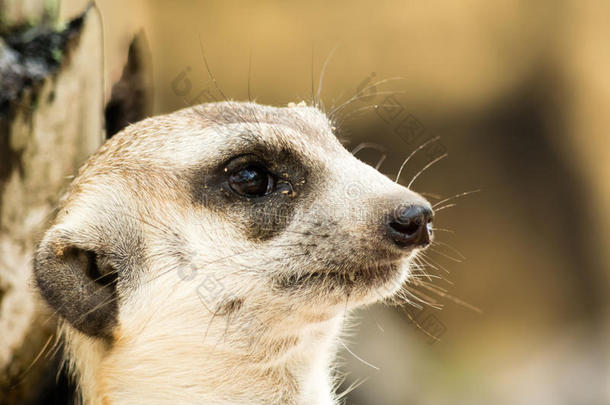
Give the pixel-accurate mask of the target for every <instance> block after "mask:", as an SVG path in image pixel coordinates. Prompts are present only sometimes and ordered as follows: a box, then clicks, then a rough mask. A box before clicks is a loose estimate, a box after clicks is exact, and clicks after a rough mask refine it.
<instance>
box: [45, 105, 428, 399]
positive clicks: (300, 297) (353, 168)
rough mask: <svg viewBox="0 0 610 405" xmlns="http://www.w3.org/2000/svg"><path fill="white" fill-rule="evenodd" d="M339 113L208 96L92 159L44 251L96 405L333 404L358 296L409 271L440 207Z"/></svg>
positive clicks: (371, 296) (75, 363)
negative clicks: (345, 139) (344, 140)
mask: <svg viewBox="0 0 610 405" xmlns="http://www.w3.org/2000/svg"><path fill="white" fill-rule="evenodd" d="M332 128H333V126H332V125H331V123H330V122H329V120H328V118H327V117H326V116H325V115H324V114H323V113H322V112H320V111H319V110H317V109H316V108H313V107H308V106H306V105H304V104H298V105H291V106H289V107H286V108H277V107H268V106H262V105H258V104H255V103H237V102H223V103H214V104H205V105H201V106H196V107H192V108H187V109H184V110H181V111H178V112H175V113H172V114H169V115H165V116H159V117H154V118H150V119H147V120H144V121H142V122H139V123H137V124H134V125H132V126H130V127H128V128H126V129H125V130H124V131H123V132H121V133H119V134H117V135H115V136H114V137H113V138H112V139H110V140H109V141H108V142H107V143H106V144H105V145H104V146H103V147H102V148H100V150H99V151H98V152H97V153H96V154H95V155H94V156H92V157H91V158H90V159H89V161H88V162H87V163H86V164H85V165H84V166H83V168H82V169H81V170H80V172H79V175H78V176H77V177H76V178H75V180H74V182H73V183H72V185H71V186H70V189H69V190H68V193H67V194H66V196H65V197H64V198H63V199H62V203H61V205H60V207H59V209H58V215H57V218H56V219H55V221H54V222H53V224H52V226H51V227H50V229H49V230H48V231H47V232H46V234H45V235H44V237H43V239H42V241H41V242H40V245H39V247H38V249H37V252H36V255H35V259H34V275H35V279H36V284H37V286H38V289H39V290H40V292H41V294H42V296H43V297H44V298H45V299H46V301H47V302H48V304H49V305H50V306H51V307H52V308H53V309H54V310H55V312H56V313H57V314H58V316H59V317H60V318H61V320H62V325H63V326H62V336H63V338H64V341H65V344H66V347H67V350H66V353H67V360H68V364H69V368H70V370H71V371H72V372H73V373H74V375H75V377H76V378H77V380H78V383H79V387H80V395H81V397H82V399H83V400H84V402H85V403H92V404H97V403H104V404H122V403H126V404H127V403H136V402H145V401H148V402H152V403H176V402H177V403H206V404H243V403H255V404H280V403H282V404H284V403H289V404H334V403H335V400H334V394H333V392H332V385H333V384H332V378H331V371H330V370H331V362H332V358H333V353H334V351H335V344H336V340H337V336H338V334H339V332H340V330H341V325H342V324H343V320H344V318H345V316H346V314H347V311H349V310H350V309H352V308H354V307H358V306H361V305H364V304H367V303H371V302H375V301H379V300H381V299H384V298H386V297H389V296H392V295H393V294H395V292H396V291H397V290H398V289H399V288H400V287H401V286H402V284H403V283H404V281H405V280H406V279H407V278H408V277H409V273H410V270H409V264H410V259H411V257H412V256H413V254H414V252H416V251H417V250H418V249H422V248H424V247H426V246H427V245H428V244H429V243H430V238H431V226H430V223H431V220H432V210H431V207H430V205H429V204H428V202H427V201H426V200H425V199H424V198H423V197H421V196H420V195H418V194H416V193H414V192H412V191H411V190H408V189H407V188H405V187H403V186H401V185H398V184H396V183H395V182H394V181H391V180H390V179H388V178H387V177H386V176H384V175H382V174H380V173H379V172H378V171H377V170H375V169H373V168H372V167H370V166H368V165H366V164H364V163H363V162H361V161H359V160H358V159H356V158H355V157H354V156H352V155H351V154H350V153H349V152H348V151H347V150H345V148H343V146H342V145H341V144H340V143H339V142H338V141H337V139H336V137H335V136H334V134H333V130H332Z"/></svg>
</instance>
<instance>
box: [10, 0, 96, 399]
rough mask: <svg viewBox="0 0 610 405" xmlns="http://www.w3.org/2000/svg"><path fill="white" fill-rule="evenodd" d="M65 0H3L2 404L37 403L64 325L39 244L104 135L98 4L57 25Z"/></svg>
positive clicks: (51, 377)
mask: <svg viewBox="0 0 610 405" xmlns="http://www.w3.org/2000/svg"><path fill="white" fill-rule="evenodd" d="M56 11H57V1H49V0H27V1H24V0H0V35H1V36H0V403H6V404H17V403H19V404H21V403H28V402H31V403H36V402H38V401H40V400H41V398H45V397H44V395H45V394H44V391H45V387H48V386H50V385H54V382H55V375H54V373H50V374H49V372H48V363H49V358H50V357H52V356H49V355H48V353H50V352H51V351H52V349H53V346H54V343H55V339H54V331H55V324H54V322H53V320H52V318H51V317H50V316H49V315H50V314H49V312H48V310H47V309H46V308H45V306H44V304H43V303H42V302H41V300H40V299H39V298H38V297H37V295H36V294H35V293H34V291H33V288H32V284H33V282H32V269H31V258H32V251H33V249H34V247H35V243H36V241H37V240H38V239H39V238H40V236H41V234H42V231H43V230H44V229H45V227H46V226H47V225H48V222H49V220H51V219H52V217H53V214H54V211H53V209H54V207H55V205H56V202H57V199H58V197H59V196H61V194H62V191H63V190H64V188H65V187H66V185H67V183H68V182H69V181H70V178H71V177H73V176H74V174H75V173H76V171H77V169H78V167H79V166H80V165H81V164H82V163H83V162H84V161H85V159H86V158H87V157H88V156H89V155H90V154H91V153H92V152H93V151H95V150H96V149H97V148H98V147H99V146H100V144H101V143H102V142H103V140H104V133H103V122H104V121H103V115H104V101H103V60H102V55H103V53H102V30H101V24H100V17H99V15H98V13H97V11H96V9H95V8H92V7H90V8H88V9H87V10H86V11H85V12H84V13H83V15H82V16H80V17H78V18H76V19H74V20H72V21H71V22H69V23H68V24H67V25H66V26H65V28H64V29H62V30H55V29H54V21H53V19H54V15H56Z"/></svg>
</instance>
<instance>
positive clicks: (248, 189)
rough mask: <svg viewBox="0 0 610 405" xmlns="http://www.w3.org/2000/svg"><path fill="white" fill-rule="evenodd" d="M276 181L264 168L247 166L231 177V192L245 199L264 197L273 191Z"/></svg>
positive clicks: (233, 173) (231, 174)
mask: <svg viewBox="0 0 610 405" xmlns="http://www.w3.org/2000/svg"><path fill="white" fill-rule="evenodd" d="M274 186H275V180H274V178H273V176H272V175H271V174H270V173H269V172H268V171H267V170H266V169H265V168H263V167H260V166H254V165H250V166H246V167H244V168H241V169H238V170H236V171H234V172H232V173H230V175H229V187H231V190H233V191H234V192H236V193H237V194H239V195H242V196H244V197H262V196H264V195H267V194H269V193H271V192H272V191H273V188H274Z"/></svg>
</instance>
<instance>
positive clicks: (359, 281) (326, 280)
mask: <svg viewBox="0 0 610 405" xmlns="http://www.w3.org/2000/svg"><path fill="white" fill-rule="evenodd" d="M399 269H400V260H397V261H392V262H381V263H374V264H371V265H367V266H354V267H353V268H350V269H348V270H315V271H310V272H305V273H302V274H291V275H287V276H286V277H284V278H282V279H281V280H279V282H278V284H279V286H280V287H281V288H283V289H292V290H294V289H313V288H331V289H333V288H342V289H345V290H349V289H353V288H371V289H372V288H377V287H379V286H381V285H384V284H386V283H388V282H390V281H391V280H393V279H395V278H396V276H397V274H398V273H399Z"/></svg>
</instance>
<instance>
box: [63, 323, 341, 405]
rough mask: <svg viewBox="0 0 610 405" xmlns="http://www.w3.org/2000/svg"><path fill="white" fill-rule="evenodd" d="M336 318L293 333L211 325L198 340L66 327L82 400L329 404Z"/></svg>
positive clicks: (124, 402) (333, 401) (70, 353)
mask: <svg viewBox="0 0 610 405" xmlns="http://www.w3.org/2000/svg"><path fill="white" fill-rule="evenodd" d="M342 321H343V319H342V317H336V318H333V319H329V320H326V321H324V322H320V323H319V324H317V325H315V326H311V327H309V328H306V329H302V328H301V329H299V330H293V332H292V333H285V331H286V330H287V328H282V329H281V330H278V331H275V330H274V331H273V333H270V334H268V335H266V336H260V337H258V338H257V337H252V336H248V335H247V334H245V333H242V335H241V336H239V337H237V336H236V335H234V334H229V335H227V336H224V337H222V336H221V335H220V333H221V331H220V330H219V329H218V328H214V330H210V331H209V332H208V335H209V336H208V337H206V338H205V341H204V338H203V337H201V336H199V338H200V339H199V342H193V340H192V337H186V336H184V337H181V336H175V335H174V336H172V339H171V340H163V339H157V340H154V341H153V340H150V341H147V340H146V337H147V336H146V334H140V335H138V336H137V337H136V338H130V337H128V336H119V337H118V338H117V339H116V341H115V342H113V344H112V346H111V347H107V345H106V344H104V343H102V342H97V341H94V340H92V339H91V338H88V337H85V336H82V335H81V334H79V333H77V332H74V331H69V332H68V333H69V340H68V341H69V347H68V356H69V360H70V362H69V364H70V365H71V369H72V371H73V374H76V378H77V381H78V386H79V388H80V394H81V396H82V398H83V403H84V404H85V405H89V404H93V405H97V404H104V405H106V404H128V403H137V402H141V401H142V400H144V399H146V400H149V402H151V403H165V402H168V403H169V402H170V401H171V402H176V401H177V402H178V403H206V404H219V405H220V404H238V403H249V404H259V403H260V404H280V403H281V404H294V405H300V404H314V403H315V404H322V405H332V404H335V403H336V402H335V400H334V399H333V379H332V376H331V370H332V367H331V364H332V361H333V358H334V354H335V349H336V342H337V339H338V334H339V332H340V328H341V324H342ZM227 332H229V331H228V330H227ZM169 336H170V335H168V337H169ZM157 337H159V336H157ZM218 337H221V338H222V339H223V340H220V341H219V340H217V338H218ZM194 347H198V349H194ZM71 359H76V361H72V360H71Z"/></svg>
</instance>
